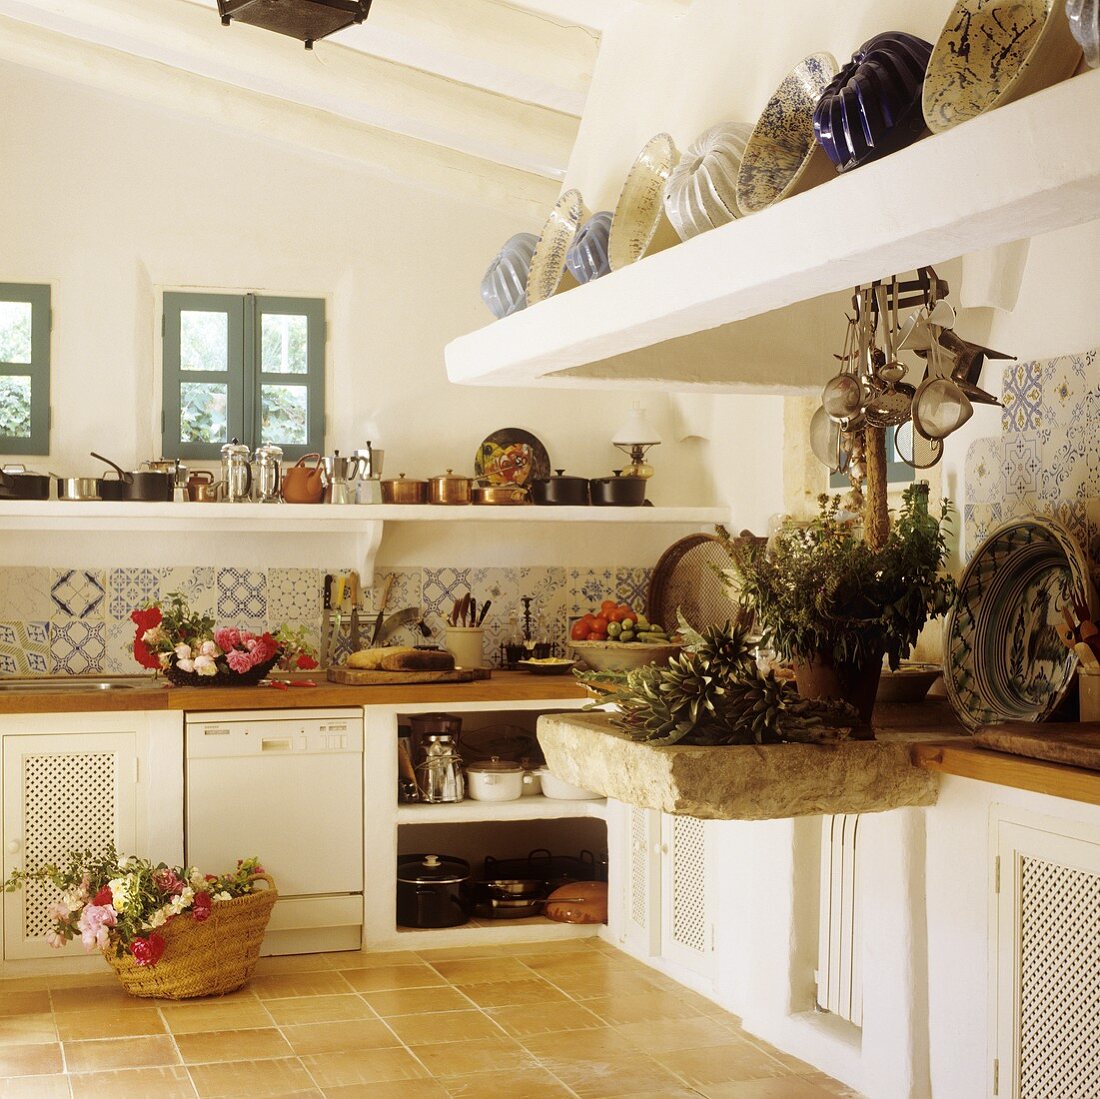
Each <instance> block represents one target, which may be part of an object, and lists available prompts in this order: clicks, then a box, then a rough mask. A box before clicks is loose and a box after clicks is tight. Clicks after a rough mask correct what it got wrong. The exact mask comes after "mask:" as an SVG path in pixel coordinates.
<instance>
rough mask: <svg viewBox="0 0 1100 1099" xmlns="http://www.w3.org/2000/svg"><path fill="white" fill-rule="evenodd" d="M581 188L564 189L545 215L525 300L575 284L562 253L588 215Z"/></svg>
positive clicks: (540, 298) (533, 301) (534, 300)
mask: <svg viewBox="0 0 1100 1099" xmlns="http://www.w3.org/2000/svg"><path fill="white" fill-rule="evenodd" d="M589 216H590V215H589V212H588V208H587V207H586V206H585V204H584V199H583V198H582V197H581V193H580V191H578V190H576V189H570V190H568V191H566V192H565V193H564V194H563V195H562V196H561V198H559V199H558V201H557V202H555V203H554V207H553V209H552V210H551V211H550V213H549V214H548V215H547V217H546V222H545V224H544V225H543V227H542V233H541V234H540V235H539V239H538V243H537V244H536V245H535V251H534V254H533V255H532V256H531V266H530V269H529V270H528V272H527V304H528V305H537V304H538V303H539V302H540V301H546V299H547V298H552V297H553V296H554V295H555V294H556V293H558V291H559V290H568V289H570V288H572V287H574V286H576V285H577V283H576V280H575V279H574V278H573V276H572V275H571V274H569V273H568V271H566V268H565V257H566V254H567V253H568V251H569V246H570V245H571V244H572V243H573V239H574V238H575V237H576V235H577V231H578V230H579V229H580V227H581V226H582V225H583V224H584V223H585V222H586V221H587V220H588V218H589Z"/></svg>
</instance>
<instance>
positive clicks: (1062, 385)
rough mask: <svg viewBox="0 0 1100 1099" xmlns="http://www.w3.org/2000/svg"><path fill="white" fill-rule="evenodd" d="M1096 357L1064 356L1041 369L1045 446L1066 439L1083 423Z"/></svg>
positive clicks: (1040, 386) (1041, 404)
mask: <svg viewBox="0 0 1100 1099" xmlns="http://www.w3.org/2000/svg"><path fill="white" fill-rule="evenodd" d="M1094 362H1095V356H1092V359H1091V360H1090V357H1089V356H1087V355H1060V356H1059V357H1058V358H1056V359H1046V360H1044V361H1043V362H1040V363H1039V364H1038V366H1039V388H1040V392H1041V398H1040V402H1039V423H1040V427H1039V436H1040V438H1041V439H1042V440H1043V442H1044V444H1045V443H1048V442H1049V441H1050V440H1052V439H1054V440H1056V439H1058V438H1060V437H1061V436H1064V435H1065V434H1066V433H1067V432H1068V431H1069V430H1070V428H1071V426H1072V425H1073V424H1074V423H1075V422H1076V421H1078V420H1079V418H1080V416H1081V411H1082V406H1083V405H1084V401H1085V394H1086V393H1087V392H1088V391H1089V388H1090V382H1089V378H1090V375H1092V374H1093V373H1095V370H1094Z"/></svg>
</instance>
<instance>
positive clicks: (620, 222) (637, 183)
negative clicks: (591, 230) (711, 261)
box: [607, 134, 680, 271]
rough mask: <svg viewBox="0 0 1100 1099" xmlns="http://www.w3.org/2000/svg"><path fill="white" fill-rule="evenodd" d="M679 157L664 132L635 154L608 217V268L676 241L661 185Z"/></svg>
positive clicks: (620, 264)
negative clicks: (634, 158) (636, 155)
mask: <svg viewBox="0 0 1100 1099" xmlns="http://www.w3.org/2000/svg"><path fill="white" fill-rule="evenodd" d="M679 159H680V154H679V153H678V152H677V151H676V144H675V142H673V140H672V138H671V137H669V135H668V134H657V136H656V137H651V138H650V139H649V140H648V141H647V142H646V145H645V148H644V149H643V150H642V151H641V152H640V153H639V154H638V158H637V159H636V160H635V161H634V165H633V167H632V168H631V169H630V174H629V175H628V176H627V177H626V182H625V183H624V184H623V189H622V191H620V192H619V201H618V203H617V204H616V206H615V213H614V215H613V216H612V218H611V236H610V238H609V240H608V244H607V254H608V258H609V259H610V260H611V270H612V271H618V270H619V268H620V267H626V266H627V264H631V263H634V262H636V261H637V260H640V259H641V258H642V256H644V255H645V254H646V253H647V252H659V251H661V250H662V249H663V248H667V247H669V245H672V244H677V243H679V238H678V237H677V236H676V231H675V230H674V229H673V228H672V226H671V225H669V224H668V219H667V218H666V217H665V206H664V193H665V184H666V183H667V182H668V179H669V176H671V175H672V169H673V168H675V167H676V164H677V162H678V161H679ZM662 230H663V231H662Z"/></svg>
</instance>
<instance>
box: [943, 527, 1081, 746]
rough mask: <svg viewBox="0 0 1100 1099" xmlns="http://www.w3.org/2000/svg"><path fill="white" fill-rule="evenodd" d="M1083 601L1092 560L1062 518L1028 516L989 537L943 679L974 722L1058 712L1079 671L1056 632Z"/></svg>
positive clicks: (966, 576)
mask: <svg viewBox="0 0 1100 1099" xmlns="http://www.w3.org/2000/svg"><path fill="white" fill-rule="evenodd" d="M1085 602H1087V603H1088V604H1089V606H1090V608H1092V607H1093V605H1094V596H1093V592H1092V585H1091V583H1090V580H1089V570H1088V560H1087V558H1086V557H1085V555H1084V553H1082V551H1081V547H1080V546H1079V545H1078V544H1077V542H1076V540H1075V539H1074V537H1073V535H1072V534H1070V532H1069V531H1068V530H1066V529H1065V527H1063V526H1062V525H1061V524H1059V523H1056V522H1054V521H1053V520H1050V519H1046V518H1043V517H1041V516H1028V517H1026V518H1024V519H1018V520H1013V521H1012V522H1009V523H1006V524H1005V525H1004V526H1002V527H1000V528H998V529H997V530H995V531H994V532H993V533H992V534H991V535H990V536H989V537H988V538H987V539H986V540H985V542H983V543H982V545H981V546H980V547H979V548H978V551H977V552H976V553H975V554H974V557H973V559H972V560H971V562H970V564H969V565H968V566H967V568H966V571H965V572H964V573H963V577H962V580H961V581H960V582H959V597H958V600H957V602H956V604H955V607H954V609H953V610H952V612H951V615H950V617H949V618H948V621H947V645H946V649H947V651H946V653H945V656H944V679H945V681H946V685H947V694H948V697H949V698H950V699H951V703H952V705H953V706H954V707H955V711H956V712H957V713H958V715H959V717H960V719H961V720H962V722H963V723H964V724H965V725H966V726H968V727H969V728H972V729H973V728H977V726H979V725H987V724H993V723H996V722H1002V721H1043V720H1044V719H1045V718H1047V717H1049V716H1050V714H1051V712H1052V711H1053V710H1054V709H1055V707H1056V706H1057V705H1058V703H1059V702H1061V700H1062V698H1063V696H1064V695H1065V693H1066V690H1067V688H1068V687H1069V685H1070V682H1071V680H1072V679H1073V673H1074V671H1075V670H1076V668H1077V657H1076V656H1075V655H1074V654H1073V653H1071V652H1069V651H1068V650H1067V649H1066V648H1065V646H1064V645H1063V644H1062V642H1061V640H1060V639H1059V636H1058V624H1059V623H1060V622H1061V621H1062V613H1061V608H1062V607H1063V606H1065V605H1069V606H1070V607H1072V606H1073V604H1074V603H1085Z"/></svg>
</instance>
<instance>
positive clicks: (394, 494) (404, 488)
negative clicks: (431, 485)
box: [382, 473, 428, 504]
mask: <svg viewBox="0 0 1100 1099" xmlns="http://www.w3.org/2000/svg"><path fill="white" fill-rule="evenodd" d="M427 502H428V482H427V481H418V480H416V479H414V478H412V477H406V476H405V474H403V473H399V474H398V475H397V476H396V477H391V478H390V479H389V480H387V481H383V482H382V503H383V504H426V503H427Z"/></svg>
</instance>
